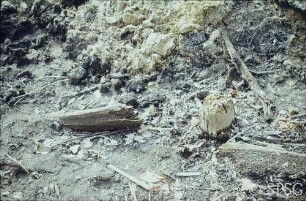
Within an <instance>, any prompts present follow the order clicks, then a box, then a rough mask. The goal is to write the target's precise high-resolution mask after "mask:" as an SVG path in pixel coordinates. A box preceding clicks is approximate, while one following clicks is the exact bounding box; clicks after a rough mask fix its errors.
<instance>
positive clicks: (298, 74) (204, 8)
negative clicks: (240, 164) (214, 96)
mask: <svg viewBox="0 0 306 201" xmlns="http://www.w3.org/2000/svg"><path fill="white" fill-rule="evenodd" d="M78 2H79V3H78ZM305 16H306V6H305V3H303V1H290V0H284V1H282V0H279V1H250V2H242V1H238V2H237V1H204V2H200V1H186V2H185V1H132V0H131V1H126V2H124V1H102V0H88V1H82V0H79V1H72V0H71V1H70V0H61V1H55V0H46V1H43V0H36V1H34V2H33V1H31V0H28V1H3V2H2V6H1V29H2V30H3V31H1V38H3V40H2V39H1V60H0V63H1V69H0V70H1V81H2V83H1V93H0V98H1V139H0V140H1V141H0V146H1V148H0V149H1V154H0V173H1V175H0V176H1V187H0V191H1V195H0V196H1V200H306V191H305V186H306V169H305V171H301V172H298V173H296V174H294V175H290V174H288V172H286V164H279V166H282V167H284V168H283V170H282V171H280V172H273V171H269V170H267V171H264V172H262V171H261V170H256V169H254V170H252V171H249V172H248V173H245V172H244V171H241V170H240V169H238V168H236V167H235V162H234V161H233V160H232V159H231V158H230V157H226V156H222V157H221V156H219V154H218V152H219V150H218V147H219V146H220V145H222V144H224V143H225V142H226V140H228V138H231V137H233V136H235V135H236V134H238V133H240V132H241V135H240V136H239V137H237V138H236V141H244V142H248V143H251V144H252V143H253V144H256V143H258V142H265V143H272V144H274V145H277V146H281V147H282V148H284V149H286V150H288V151H292V152H296V153H300V154H306V135H305V133H306V128H305V121H306V115H301V117H297V118H290V117H291V116H292V115H296V114H305V113H306V104H305V103H306V45H305V44H306V23H305V22H306V20H305ZM223 26H224V27H226V30H227V33H228V35H229V38H230V40H231V41H232V43H233V45H234V47H235V49H236V51H237V52H238V53H239V55H240V57H241V58H242V60H243V61H244V62H245V64H246V65H247V67H248V68H249V70H250V71H251V72H252V73H253V75H254V77H255V78H256V80H257V81H258V83H259V85H260V87H261V89H262V90H263V91H264V92H265V94H266V96H267V97H268V99H269V100H270V101H271V103H272V106H273V107H272V113H273V114H272V117H271V119H269V120H265V119H264V118H263V108H262V105H261V102H260V101H259V100H258V98H257V97H256V95H255V94H254V91H252V90H251V89H250V88H249V86H248V83H247V82H246V81H244V80H242V78H241V76H240V75H239V73H237V74H236V75H234V76H230V77H228V71H229V69H230V68H233V67H234V64H233V62H231V59H230V56H229V54H228V52H227V48H226V46H225V43H224V41H223V38H222V35H221V27H223ZM228 79H231V82H229V83H226V82H227V81H228ZM91 87H94V88H93V90H87V89H90V88H91ZM84 90H85V91H84ZM215 91H218V92H219V93H221V94H222V95H223V96H224V97H226V98H227V99H229V100H231V101H232V102H233V103H234V106H235V120H234V122H233V123H232V125H231V127H230V128H229V129H227V130H225V131H223V133H222V134H220V136H222V137H220V138H218V137H217V138H210V137H209V136H208V135H207V134H203V133H202V131H201V128H200V126H199V121H200V119H199V118H200V117H199V109H200V108H199V107H198V105H197V103H196V98H195V97H198V98H199V99H200V100H201V101H202V99H203V98H204V97H205V96H206V95H207V94H209V93H212V92H215ZM236 93H237V94H236ZM115 104H127V105H132V106H133V107H134V109H135V112H137V114H138V116H139V117H140V118H142V119H143V120H144V123H143V125H142V128H141V129H140V130H139V131H137V132H120V133H117V134H113V135H93V134H92V133H86V132H83V133H82V132H76V131H72V130H69V129H67V128H65V127H64V128H63V127H62V125H61V122H59V121H58V120H54V119H51V118H49V116H50V114H53V113H57V112H68V111H73V110H83V109H89V108H98V107H103V106H108V105H115ZM260 160H263V164H264V163H269V158H267V159H260ZM288 161H289V160H288ZM109 165H114V166H116V167H118V168H120V169H121V170H123V171H125V172H126V173H128V174H130V175H132V176H134V177H135V178H139V177H140V178H141V177H142V176H141V174H142V175H143V174H144V173H146V174H151V175H152V174H153V173H154V174H153V175H158V177H157V178H159V180H162V181H163V182H164V183H163V185H162V186H163V187H161V186H160V188H156V189H153V190H151V191H148V190H145V189H143V188H142V187H140V186H137V187H136V190H135V189H134V188H133V187H134V186H133V184H134V183H133V182H132V181H130V180H129V179H128V178H126V177H124V176H122V175H121V174H119V173H117V172H115V171H114V170H112V169H111V168H109ZM25 169H27V170H25ZM27 171H28V173H27ZM180 172H195V173H199V174H196V176H189V177H180V176H178V175H177V173H180ZM241 172H244V174H241ZM155 179H156V178H155ZM286 183H289V184H290V185H291V186H290V187H289V188H288V189H285V190H284V189H281V188H278V187H277V185H278V184H281V185H283V184H286ZM271 184H273V185H274V186H273V187H271ZM294 184H301V185H299V186H298V188H297V189H293V188H292V185H294ZM156 185H157V186H159V185H160V183H159V184H156ZM133 189H134V190H133ZM280 189H281V190H280ZM303 189H304V190H303ZM294 190H295V191H294ZM133 194H135V195H136V197H137V198H135V197H134V196H133Z"/></svg>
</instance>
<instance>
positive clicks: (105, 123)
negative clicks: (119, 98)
mask: <svg viewBox="0 0 306 201" xmlns="http://www.w3.org/2000/svg"><path fill="white" fill-rule="evenodd" d="M53 117H57V118H59V119H60V120H61V121H62V123H63V126H65V127H67V128H71V129H72V130H76V131H88V132H101V131H122V130H127V131H128V130H135V129H137V128H139V127H140V125H141V123H142V120H141V119H139V118H138V117H137V116H136V115H135V113H134V110H133V108H132V107H128V106H111V107H102V108H97V109H87V110H78V111H74V112H69V113H64V114H56V115H53Z"/></svg>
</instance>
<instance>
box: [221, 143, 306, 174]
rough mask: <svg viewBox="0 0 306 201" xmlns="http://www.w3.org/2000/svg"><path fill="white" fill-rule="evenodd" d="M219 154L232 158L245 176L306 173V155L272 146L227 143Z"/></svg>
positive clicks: (238, 169)
mask: <svg viewBox="0 0 306 201" xmlns="http://www.w3.org/2000/svg"><path fill="white" fill-rule="evenodd" d="M267 144H268V143H267ZM219 154H220V156H227V157H230V158H232V159H233V161H234V164H235V167H236V168H237V171H238V172H239V173H240V174H242V175H245V176H247V175H249V174H250V173H254V172H257V173H262V172H273V173H275V174H277V173H280V172H283V171H284V170H285V171H286V172H287V173H288V174H295V173H298V172H306V169H305V167H306V154H302V153H297V152H292V151H287V150H285V149H283V148H280V147H275V146H272V145H271V146H258V145H253V144H248V143H245V142H227V143H225V144H224V145H222V146H221V147H220V148H219Z"/></svg>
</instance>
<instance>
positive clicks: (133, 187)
mask: <svg viewBox="0 0 306 201" xmlns="http://www.w3.org/2000/svg"><path fill="white" fill-rule="evenodd" d="M129 188H130V191H131V195H132V197H133V199H134V201H137V200H138V199H137V196H136V189H137V186H136V184H134V183H129Z"/></svg>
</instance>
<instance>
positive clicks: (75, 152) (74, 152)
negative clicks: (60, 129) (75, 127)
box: [69, 144, 80, 154]
mask: <svg viewBox="0 0 306 201" xmlns="http://www.w3.org/2000/svg"><path fill="white" fill-rule="evenodd" d="M69 150H70V151H71V153H72V154H77V153H78V152H79V150H80V145H78V144H76V145H73V146H71V147H70V148H69Z"/></svg>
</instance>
